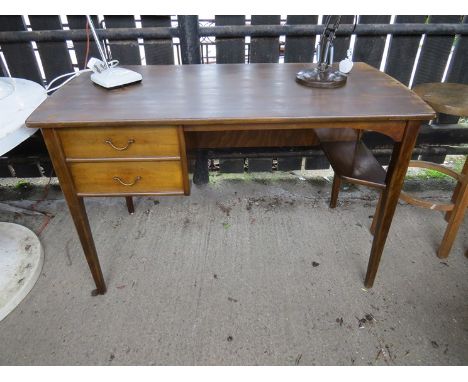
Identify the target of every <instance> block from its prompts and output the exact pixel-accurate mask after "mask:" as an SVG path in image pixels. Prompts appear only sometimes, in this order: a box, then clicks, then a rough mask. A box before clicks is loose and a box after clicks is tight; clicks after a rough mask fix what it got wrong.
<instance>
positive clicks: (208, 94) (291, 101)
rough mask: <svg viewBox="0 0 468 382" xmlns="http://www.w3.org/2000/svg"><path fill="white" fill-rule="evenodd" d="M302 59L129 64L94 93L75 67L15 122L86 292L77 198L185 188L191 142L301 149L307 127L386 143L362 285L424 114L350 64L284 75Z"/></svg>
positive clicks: (418, 103)
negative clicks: (60, 218) (39, 141)
mask: <svg viewBox="0 0 468 382" xmlns="http://www.w3.org/2000/svg"><path fill="white" fill-rule="evenodd" d="M307 66H308V65H307V64H249V65H244V64H232V65H187V66H135V67H131V69H133V70H136V71H138V72H140V73H141V74H142V75H143V82H142V83H141V84H137V85H133V86H129V87H125V88H121V89H115V90H111V91H109V90H105V89H103V88H100V87H98V86H96V85H94V84H93V83H92V82H91V81H90V80H89V75H88V74H83V75H81V76H80V77H78V78H76V79H75V80H73V81H71V82H70V83H69V84H67V85H65V86H64V87H63V88H61V89H60V90H59V91H57V92H56V93H55V94H53V95H52V96H51V97H49V98H48V99H47V100H46V101H45V102H44V103H43V104H42V105H41V106H40V107H39V108H38V109H37V110H36V111H35V112H34V113H33V114H32V115H31V116H30V118H29V119H28V120H27V123H26V124H27V126H29V127H38V128H41V129H42V133H43V135H44V139H45V142H46V144H47V148H48V150H49V154H50V157H51V159H52V163H53V165H54V168H55V172H56V174H57V176H58V178H59V181H60V184H61V187H62V190H63V193H64V195H65V198H66V201H67V203H68V206H69V209H70V212H71V214H72V217H73V221H74V223H75V226H76V229H77V231H78V235H79V237H80V240H81V244H82V246H83V250H84V253H85V255H86V259H87V261H88V264H89V267H90V269H91V273H92V275H93V278H94V281H95V283H96V287H97V290H96V293H99V294H104V293H105V292H106V285H105V282H104V278H103V275H102V272H101V268H100V265H99V259H98V256H97V253H96V249H95V246H94V241H93V238H92V234H91V230H90V227H89V223H88V218H87V215H86V210H85V207H84V203H83V197H86V196H132V195H179V194H180V195H189V193H190V188H189V178H188V171H187V153H189V154H190V152H191V150H194V149H197V148H202V147H233V146H237V147H248V146H275V145H278V143H282V144H281V145H282V146H288V145H304V143H305V144H306V145H313V144H315V143H316V142H317V139H316V137H315V133H314V129H315V128H333V129H337V130H336V131H337V132H340V134H339V135H340V139H344V138H343V135H342V131H343V130H339V129H345V128H346V129H357V130H374V131H378V132H381V133H383V134H386V135H388V136H390V137H391V138H392V139H393V140H394V141H395V142H396V144H395V146H394V150H393V155H392V159H391V162H390V165H389V169H388V171H387V174H388V175H387V179H386V188H385V189H384V191H383V197H382V201H381V203H380V212H379V219H378V222H377V226H376V232H375V235H374V240H373V244H372V249H371V254H370V259H369V265H368V271H367V275H366V280H365V285H366V286H367V287H372V285H373V282H374V279H375V275H376V272H377V268H378V265H379V261H380V257H381V255H382V251H383V249H384V245H385V241H386V238H387V234H388V231H389V228H390V224H391V221H392V217H393V214H394V211H395V208H396V205H397V201H398V196H399V194H400V190H401V187H402V184H403V180H404V176H405V174H406V170H407V167H408V162H409V160H410V158H411V152H412V149H413V147H414V144H415V141H416V137H417V134H418V130H419V125H420V123H421V121H424V120H430V119H432V118H433V117H434V115H435V114H434V111H433V110H432V109H431V108H430V107H429V106H428V105H427V104H426V103H424V102H423V101H422V100H421V99H420V98H419V97H418V96H417V95H416V94H414V93H413V92H411V91H410V90H408V89H407V88H406V87H405V86H403V85H402V84H400V83H399V82H397V81H396V80H394V79H393V78H391V77H389V76H387V75H385V74H384V73H381V72H379V71H378V70H376V69H374V68H372V67H370V66H369V65H367V64H364V63H357V64H356V65H355V68H354V70H353V71H352V73H351V74H350V76H349V79H348V83H347V84H346V86H344V87H342V88H338V89H312V88H307V87H303V86H301V85H299V84H297V83H296V82H295V74H296V73H297V72H298V71H299V70H301V69H303V68H305V67H307Z"/></svg>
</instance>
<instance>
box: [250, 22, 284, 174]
mask: <svg viewBox="0 0 468 382" xmlns="http://www.w3.org/2000/svg"><path fill="white" fill-rule="evenodd" d="M280 23H281V16H279V15H277V16H270V15H268V16H266V15H260V16H259V15H253V16H252V19H251V24H252V25H279V24H280ZM278 60H279V37H252V38H251V39H250V62H251V63H262V62H273V63H274V62H278ZM248 165H249V171H272V167H273V158H250V159H248Z"/></svg>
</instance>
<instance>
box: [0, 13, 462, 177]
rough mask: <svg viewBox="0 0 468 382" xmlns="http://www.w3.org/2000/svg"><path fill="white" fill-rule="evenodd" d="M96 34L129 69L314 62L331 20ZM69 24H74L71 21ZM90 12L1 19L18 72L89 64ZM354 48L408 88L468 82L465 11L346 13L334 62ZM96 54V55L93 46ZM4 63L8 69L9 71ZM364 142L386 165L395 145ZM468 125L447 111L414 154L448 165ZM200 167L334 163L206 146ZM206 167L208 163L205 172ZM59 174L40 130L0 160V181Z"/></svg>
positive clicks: (112, 26)
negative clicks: (447, 159) (326, 22)
mask: <svg viewBox="0 0 468 382" xmlns="http://www.w3.org/2000/svg"><path fill="white" fill-rule="evenodd" d="M93 19H94V21H95V25H99V29H98V34H99V36H100V37H101V38H102V39H103V40H104V41H105V43H106V46H107V48H108V49H109V51H110V52H111V54H112V56H113V57H114V58H116V59H118V60H119V61H120V63H121V64H123V65H132V64H133V65H135V64H136V65H142V64H143V65H178V64H183V65H185V64H225V63H260V62H312V61H313V59H314V50H315V44H316V41H317V39H318V36H319V35H320V34H321V32H322V30H323V28H324V26H323V25H322V24H321V23H320V24H319V21H320V17H319V16H314V15H300V16H296V15H291V16H287V17H286V18H285V19H282V18H281V17H280V16H271V15H268V16H263V15H253V16H251V17H250V18H247V17H246V16H242V15H237V16H232V15H230V16H215V19H214V20H199V19H198V17H197V16H145V15H142V16H138V17H135V16H130V15H129V16H104V17H103V18H102V20H98V17H97V16H93ZM64 20H66V22H64ZM86 38H87V32H86V18H85V16H67V17H66V18H63V17H59V16H29V17H23V16H0V49H1V50H0V53H1V54H2V57H3V59H4V61H5V63H6V70H8V71H9V73H10V74H11V75H12V76H14V77H20V78H27V79H30V80H33V81H36V82H38V83H40V84H42V85H45V84H47V83H49V82H50V81H51V80H52V79H53V78H55V77H57V76H58V75H60V74H64V73H68V72H72V71H74V70H78V69H82V68H83V67H84V66H85V62H84V61H85V56H86ZM351 45H352V47H353V59H354V61H364V62H367V63H369V64H370V65H373V66H374V67H376V68H378V69H381V70H383V71H385V72H386V73H388V74H389V75H391V76H393V77H395V78H396V79H397V80H399V81H400V82H402V83H403V84H405V85H407V86H410V87H412V86H414V85H417V84H420V83H425V82H440V81H442V80H445V81H446V82H457V83H465V84H467V83H468V69H467V68H468V17H467V16H461V15H444V16H427V15H411V16H404V15H399V16H395V17H391V16H388V15H383V16H381V15H376V16H369V15H366V16H351V15H349V16H343V17H342V25H341V26H340V28H339V30H338V33H337V38H336V41H335V58H336V60H340V59H342V58H344V57H345V55H346V51H347V50H348V49H349V48H350V46H351ZM89 56H98V52H97V48H96V45H95V44H94V42H91V44H90V49H89ZM6 70H2V69H0V75H3V76H5V75H7V74H8V73H7V72H6ZM364 141H365V142H366V143H367V145H368V146H369V147H370V148H371V149H372V150H373V151H374V153H375V154H376V155H377V157H378V158H379V160H380V161H381V163H382V164H387V163H388V161H389V158H390V152H391V145H392V142H391V141H390V140H389V139H388V138H386V137H385V136H383V135H381V134H377V133H366V134H365V136H364ZM467 144H468V127H464V126H463V125H462V124H460V123H459V119H458V117H453V116H448V115H440V116H439V118H438V120H437V121H436V123H434V124H431V125H427V126H424V127H423V129H422V132H421V134H420V137H419V140H418V143H417V147H416V149H415V152H414V156H415V157H420V158H421V159H425V160H432V161H435V162H439V163H441V162H443V160H444V158H445V156H446V155H448V154H466V153H468V146H467ZM201 157H202V158H204V159H206V162H204V161H203V162H202V166H203V167H204V166H205V163H206V166H207V167H208V166H209V168H210V169H211V170H219V171H223V172H242V171H273V170H284V171H288V170H295V169H300V168H301V166H304V165H305V169H320V168H327V167H328V163H327V161H326V159H325V158H324V157H323V155H322V154H321V152H320V151H319V150H314V149H313V148H312V149H311V148H304V149H297V148H296V149H292V148H287V147H281V148H275V149H269V150H268V151H266V150H260V149H245V150H242V149H235V150H222V151H219V150H218V151H217V150H208V151H206V152H203V153H202V156H201ZM202 170H203V169H202ZM51 173H52V168H51V164H50V161H49V158H48V154H47V150H46V148H45V145H44V142H43V140H42V137H41V135H40V133H37V134H35V135H34V136H33V137H31V138H30V139H28V140H27V141H25V142H24V143H22V144H21V145H19V146H18V147H16V148H15V149H13V150H12V151H10V152H9V153H7V154H6V155H4V156H3V157H0V177H9V176H16V177H31V176H49V175H50V174H51Z"/></svg>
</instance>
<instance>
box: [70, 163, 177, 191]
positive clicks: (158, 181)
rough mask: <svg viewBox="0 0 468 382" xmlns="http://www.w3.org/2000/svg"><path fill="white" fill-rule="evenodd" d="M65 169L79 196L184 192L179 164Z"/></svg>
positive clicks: (91, 165) (95, 165)
mask: <svg viewBox="0 0 468 382" xmlns="http://www.w3.org/2000/svg"><path fill="white" fill-rule="evenodd" d="M68 165H69V167H70V171H71V174H72V177H73V181H74V184H75V188H76V192H77V193H78V194H80V195H85V194H88V195H99V194H102V195H119V194H158V193H160V194H181V193H183V192H184V182H183V172H182V166H181V162H180V161H175V160H174V161H155V162H150V161H148V162H94V163H81V162H72V163H69V164H68Z"/></svg>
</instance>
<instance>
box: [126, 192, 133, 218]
mask: <svg viewBox="0 0 468 382" xmlns="http://www.w3.org/2000/svg"><path fill="white" fill-rule="evenodd" d="M125 202H126V203H127V210H128V213H129V214H133V213H134V212H135V207H134V206H133V198H132V197H131V196H126V197H125Z"/></svg>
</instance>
